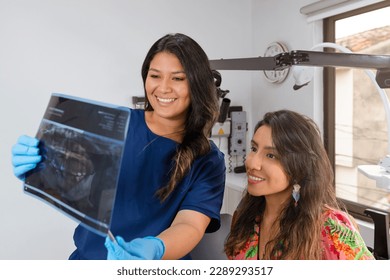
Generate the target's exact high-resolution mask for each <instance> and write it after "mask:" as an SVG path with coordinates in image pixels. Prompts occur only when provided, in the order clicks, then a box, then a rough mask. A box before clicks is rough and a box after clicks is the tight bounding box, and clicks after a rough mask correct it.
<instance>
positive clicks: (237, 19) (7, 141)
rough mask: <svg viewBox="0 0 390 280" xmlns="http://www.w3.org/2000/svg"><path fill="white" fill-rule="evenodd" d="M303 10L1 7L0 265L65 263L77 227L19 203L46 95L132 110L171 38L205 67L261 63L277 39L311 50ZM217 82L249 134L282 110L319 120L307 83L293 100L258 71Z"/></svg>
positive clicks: (224, 4) (220, 4) (173, 5)
mask: <svg viewBox="0 0 390 280" xmlns="http://www.w3.org/2000/svg"><path fill="white" fill-rule="evenodd" d="M278 2H279V3H278ZM310 2H314V1H308V0H306V1H304V0H299V1H283V0H261V1H260V0H240V1H237V0H213V1H209V0H196V1H190V0H164V1H155V0H142V1H141V0H138V1H135V0H133V1H131V0H0V96H1V97H2V102H1V104H0V106H1V108H0V120H1V122H0V125H1V145H0V172H1V173H0V182H1V184H2V185H1V187H0V220H1V221H2V224H1V231H0V259H66V258H67V257H68V256H69V254H70V253H71V251H73V249H74V245H73V241H72V234H73V229H74V227H75V226H76V223H75V222H74V221H72V220H70V219H69V218H68V217H65V216H63V215H62V214H60V213H59V212H57V211H55V210H54V209H52V208H51V207H49V206H48V205H45V204H43V203H42V202H41V201H38V200H36V199H35V198H33V197H30V196H27V195H25V194H24V193H23V191H22V183H21V182H20V181H19V180H18V179H16V178H15V177H14V176H13V173H12V168H11V162H10V160H11V155H10V154H11V147H12V145H13V144H14V143H15V141H16V139H17V138H18V136H19V135H21V134H28V135H35V133H36V130H37V128H38V126H39V122H40V120H41V118H42V115H43V113H44V110H45V108H46V105H47V102H48V100H49V97H50V94H51V93H52V92H61V93H67V94H71V95H76V96H80V97H84V98H90V99H95V100H99V101H103V102H109V103H114V104H118V105H128V106H132V105H131V97H132V96H136V95H143V89H142V80H141V75H140V68H141V64H142V61H143V59H144V56H145V54H146V52H147V50H148V49H149V47H150V46H151V44H152V43H153V42H154V41H155V40H157V39H158V38H160V37H161V36H163V35H165V34H166V33H170V32H182V33H186V34H188V35H190V36H191V37H193V38H194V39H195V40H197V41H198V42H199V43H200V45H202V46H203V48H204V49H205V51H206V52H207V54H208V56H209V58H210V59H218V58H235V57H251V56H259V55H260V56H262V55H263V53H264V51H265V49H266V45H267V44H269V43H271V42H272V41H279V40H280V41H283V42H284V43H286V44H287V45H288V47H289V48H290V49H307V48H310V47H311V46H312V45H313V44H314V43H317V42H319V41H320V39H318V36H320V35H321V34H319V33H318V30H320V29H319V27H318V26H317V25H316V24H307V23H306V21H305V19H304V17H303V16H302V15H300V13H299V8H300V7H301V6H303V5H306V4H307V3H310ZM276 7H277V8H276ZM318 34H319V35H318ZM222 74H223V76H222V78H223V79H222V85H221V87H222V88H223V89H229V90H230V93H229V95H228V96H227V97H229V98H230V99H231V100H232V103H231V105H242V106H243V107H244V110H246V111H248V112H249V114H248V122H249V128H250V131H249V135H250V133H251V131H252V119H256V120H257V119H259V118H260V117H261V116H262V115H263V114H264V113H265V112H266V111H269V110H274V109H278V108H281V107H288V108H290V109H296V110H298V111H301V112H303V113H306V114H308V115H309V116H312V117H314V118H315V119H317V120H320V121H322V103H321V102H322V95H321V93H315V94H314V95H313V94H312V92H313V88H314V87H315V84H314V83H313V84H311V85H310V86H308V87H306V88H303V89H302V90H300V91H299V92H294V91H293V90H292V86H293V81H292V79H291V76H290V77H288V80H287V81H286V82H285V83H283V84H282V85H277V86H275V85H270V84H267V83H266V82H265V80H264V79H263V77H261V76H262V73H260V72H254V73H248V72H240V71H232V72H229V71H223V72H222Z"/></svg>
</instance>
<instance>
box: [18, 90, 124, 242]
mask: <svg viewBox="0 0 390 280" xmlns="http://www.w3.org/2000/svg"><path fill="white" fill-rule="evenodd" d="M129 119H130V110H129V109H128V108H124V107H115V106H112V105H109V104H103V103H98V102H94V101H90V100H85V99H80V98H75V97H71V96H68V95H63V94H53V95H52V97H51V99H50V102H49V105H48V107H47V109H46V112H45V115H44V117H43V119H42V121H41V124H40V126H39V129H38V133H37V135H36V137H37V138H38V139H40V144H39V145H40V151H41V155H42V158H43V160H42V161H41V162H40V163H39V164H38V166H37V167H36V168H35V169H34V170H32V171H31V172H29V173H27V175H26V180H25V184H24V189H25V191H26V192H27V193H29V194H32V195H34V196H35V197H37V198H40V199H42V200H44V201H45V202H47V203H49V204H50V205H51V206H53V207H55V208H57V209H58V210H60V211H62V212H63V213H65V214H67V215H68V216H70V217H71V218H73V219H75V220H76V221H78V222H81V224H82V225H84V226H86V227H87V228H89V229H91V230H93V231H95V232H96V233H98V234H100V235H104V236H105V235H106V234H107V233H108V231H109V228H110V221H111V213H112V208H113V205H114V200H115V193H116V187H117V180H118V175H119V171H120V164H121V159H122V153H123V149H124V143H125V139H126V134H127V127H128V123H129Z"/></svg>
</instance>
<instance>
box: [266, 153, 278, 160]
mask: <svg viewBox="0 0 390 280" xmlns="http://www.w3.org/2000/svg"><path fill="white" fill-rule="evenodd" d="M267 157H268V158H270V159H277V157H276V155H274V154H267Z"/></svg>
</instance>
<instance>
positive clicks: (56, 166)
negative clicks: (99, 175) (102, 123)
mask: <svg viewBox="0 0 390 280" xmlns="http://www.w3.org/2000/svg"><path fill="white" fill-rule="evenodd" d="M56 141H58V142H57V143H54V144H57V145H50V146H46V149H47V151H46V153H47V154H46V157H47V158H48V159H49V160H48V161H47V163H46V168H49V169H51V171H52V172H46V173H45V178H46V180H47V181H48V185H50V186H53V187H55V188H56V189H57V190H58V191H59V193H60V194H61V195H62V196H63V197H64V198H65V199H67V200H69V201H77V200H80V199H82V198H85V197H87V196H88V195H89V193H90V191H91V184H92V180H93V178H94V176H95V168H94V165H93V162H92V161H91V159H90V157H89V155H88V153H87V151H86V149H85V148H84V147H83V146H82V145H81V144H80V143H78V142H76V141H75V140H74V139H72V138H62V139H56Z"/></svg>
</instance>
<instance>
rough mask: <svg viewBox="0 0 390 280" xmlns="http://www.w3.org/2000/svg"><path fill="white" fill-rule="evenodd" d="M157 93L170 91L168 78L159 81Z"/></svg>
mask: <svg viewBox="0 0 390 280" xmlns="http://www.w3.org/2000/svg"><path fill="white" fill-rule="evenodd" d="M159 91H160V92H161V93H163V94H164V93H169V92H171V91H172V87H171V80H170V79H169V78H164V79H162V80H161V83H160V84H159Z"/></svg>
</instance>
